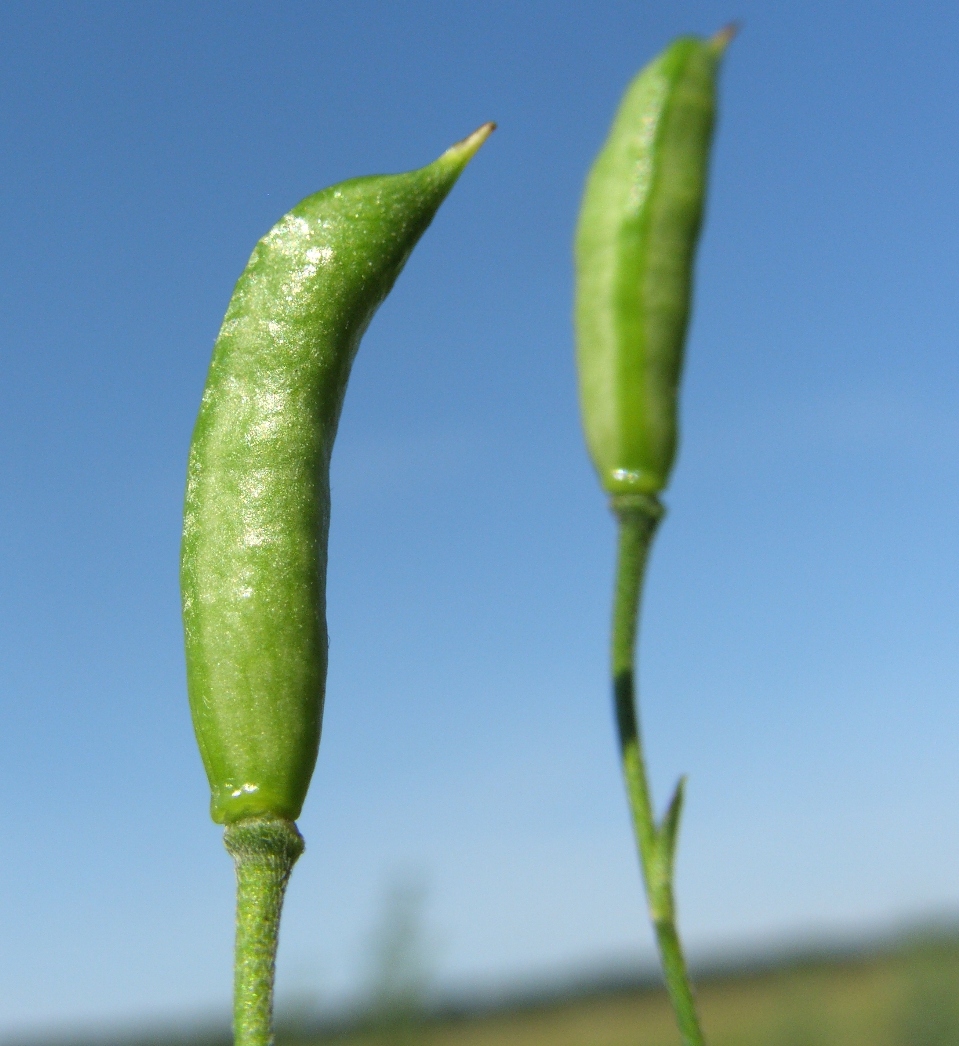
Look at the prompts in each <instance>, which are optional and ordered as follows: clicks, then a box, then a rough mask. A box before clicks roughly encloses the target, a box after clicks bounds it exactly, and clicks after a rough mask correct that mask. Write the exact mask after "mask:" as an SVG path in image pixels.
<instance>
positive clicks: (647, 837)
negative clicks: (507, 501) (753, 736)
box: [612, 495, 705, 1046]
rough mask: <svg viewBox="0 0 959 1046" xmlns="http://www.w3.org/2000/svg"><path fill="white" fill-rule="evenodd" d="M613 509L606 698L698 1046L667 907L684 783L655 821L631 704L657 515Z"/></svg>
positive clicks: (676, 986)
mask: <svg viewBox="0 0 959 1046" xmlns="http://www.w3.org/2000/svg"><path fill="white" fill-rule="evenodd" d="M613 511H614V512H615V514H616V517H617V519H618V521H619V551H618V556H617V562H616V595H615V602H614V607H613V644H612V673H613V696H614V700H615V703H616V724H617V727H618V729H619V745H620V754H621V755H622V760H623V776H624V778H625V780H626V794H627V796H628V798H629V805H630V810H631V812H632V817H633V827H634V829H635V832H636V842H637V845H638V848H639V856H640V862H641V864H642V869H643V880H644V882H645V886H646V900H647V903H648V905H649V914H650V918H651V919H652V922H653V927H654V929H655V931H656V940H657V943H658V945H659V954H660V958H661V960H662V966H663V974H664V976H665V979H666V988H667V990H668V991H669V997H670V999H671V1001H672V1004H673V1009H674V1010H675V1011H676V1020H677V1022H678V1024H679V1030H680V1034H681V1036H682V1039H683V1044H684V1046H704V1044H705V1040H704V1039H703V1033H702V1030H701V1028H700V1025H699V1018H698V1016H697V1014H696V1001H695V998H694V996H693V990H692V985H691V983H690V980H689V973H688V971H687V969H686V960H685V959H684V957H683V949H682V945H681V943H680V940H679V933H678V931H677V929H676V913H675V905H674V902H673V863H674V857H675V852H676V839H677V834H678V830H679V816H680V813H681V810H682V801H683V786H684V780H680V782H679V784H678V785H677V787H676V792H675V793H674V795H673V799H672V801H671V802H670V804H669V807H668V809H667V811H666V814H665V816H664V817H663V819H662V821H661V822H660V823H658V824H657V822H656V818H655V815H654V814H653V804H652V799H651V798H650V793H649V780H648V777H647V774H646V764H645V761H644V759H643V749H642V743H641V740H640V731H639V719H638V713H637V705H636V654H635V651H636V637H637V632H638V627H639V605H640V599H641V596H642V589H643V577H644V575H645V572H646V561H647V558H648V556H649V550H650V547H651V545H652V543H653V538H654V536H655V534H656V528H657V527H658V525H659V521H660V519H661V518H662V516H663V513H664V510H663V507H662V505H661V504H660V502H659V500H658V499H657V498H655V497H653V496H647V495H623V496H619V497H616V498H614V499H613Z"/></svg>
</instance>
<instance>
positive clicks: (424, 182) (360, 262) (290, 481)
mask: <svg viewBox="0 0 959 1046" xmlns="http://www.w3.org/2000/svg"><path fill="white" fill-rule="evenodd" d="M492 129H493V125H492V124H487V125H485V126H484V127H481V128H480V129H479V130H478V131H476V133H475V134H473V135H471V136H470V137H469V138H467V139H465V140H464V141H463V142H460V143H459V144H457V145H455V146H453V147H452V148H451V149H449V150H448V151H447V152H446V153H444V154H443V155H442V156H441V157H440V158H439V159H438V160H436V161H435V162H434V163H432V164H430V165H429V166H428V167H424V168H422V169H421V170H417V171H411V172H409V173H407V174H398V175H384V176H376V177H369V178H357V179H353V180H351V181H347V182H343V183H342V184H340V185H335V186H333V187H332V188H329V189H325V190H323V191H322V192H319V193H316V194H315V195H313V196H310V197H307V199H305V200H304V201H303V202H302V203H300V204H299V205H298V206H297V207H294V208H293V210H292V211H290V212H289V213H288V214H287V215H285V216H284V217H283V218H281V219H280V221H279V222H278V223H277V224H276V225H275V226H274V227H273V228H272V229H271V230H270V232H269V233H267V235H266V236H264V237H263V239H262V240H260V242H259V243H258V244H257V246H256V248H255V250H254V251H253V254H252V256H251V258H250V260H249V262H248V264H247V266H246V269H245V270H244V272H243V274H242V275H241V276H240V279H239V282H238V283H237V285H236V289H235V290H234V292H233V297H232V298H231V300H230V305H229V308H228V309H227V313H226V317H225V319H224V321H223V326H222V328H221V330H220V334H219V336H218V338H217V340H216V345H215V346H214V349H213V360H212V363H211V364H210V371H209V376H208V378H207V383H206V388H205V390H204V393H203V400H202V404H201V407H200V414H199V417H198V419H197V423H196V428H195V430H194V433H193V442H192V444H191V447H190V458H189V467H188V473H187V490H186V507H185V513H184V524H183V545H182V558H181V587H182V594H183V620H184V629H185V633H186V657H187V681H188V686H189V694H190V707H191V710H192V713H193V724H194V728H195V730H196V736H197V741H198V742H199V746H200V752H201V754H202V757H203V763H204V765H205V767H206V772H207V776H208V777H209V780H210V788H211V791H212V801H211V814H212V817H213V819H214V821H218V822H220V823H224V822H225V823H232V822H235V821H237V820H239V819H241V818H247V817H256V816H273V817H280V818H288V819H290V820H293V819H295V818H296V817H297V816H298V815H299V813H300V808H301V807H302V805H303V800H304V798H305V796H306V790H307V787H308V785H309V782H310V777H311V775H312V773H313V767H314V764H315V762H316V756H317V750H318V747H319V740H320V726H321V720H322V714H323V695H324V688H325V683H326V660H327V631H326V608H325V589H326V550H327V532H328V528H329V517H330V488H329V464H330V453H331V451H332V449H333V440H334V437H335V435H336V428H337V423H338V421H339V416H340V408H341V406H342V403H343V396H344V393H345V391H346V382H347V378H348V377H349V373H350V367H351V365H352V363H353V358H354V356H355V354H356V350H357V347H358V345H359V342H360V338H361V336H362V335H363V332H364V331H365V330H366V328H367V326H368V324H369V322H370V320H371V319H372V317H373V313H374V312H375V311H376V309H377V307H378V306H379V305H380V303H381V302H382V301H383V299H384V298H385V297H386V295H387V294H388V292H389V290H390V288H391V287H392V286H393V282H394V281H395V280H396V278H397V276H398V275H399V273H400V271H401V269H402V268H403V265H404V264H405V262H406V259H407V258H408V257H409V254H410V252H411V251H412V249H413V247H414V246H415V244H416V242H417V240H418V239H419V238H420V236H421V235H422V234H423V232H424V231H425V230H426V227H427V226H428V225H429V223H430V221H431V220H432V218H433V215H434V214H435V213H436V210H437V208H438V207H439V205H440V204H441V203H442V201H443V199H444V198H445V196H446V194H447V193H448V192H449V191H450V189H451V188H452V187H453V184H454V183H455V181H456V179H457V178H458V177H459V175H460V173H461V172H462V170H463V168H464V167H465V166H466V164H467V162H468V161H469V160H470V158H471V157H472V156H473V154H474V153H475V152H476V150H477V149H478V148H479V147H480V145H482V143H483V142H484V141H485V140H486V138H487V137H488V136H489V134H490V132H491V131H492Z"/></svg>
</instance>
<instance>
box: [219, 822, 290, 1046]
mask: <svg viewBox="0 0 959 1046" xmlns="http://www.w3.org/2000/svg"><path fill="white" fill-rule="evenodd" d="M223 841H224V843H225V844H226V848H227V850H228V851H229V853H230V856H231V857H232V858H233V863H234V865H235V867H236V960H235V966H234V975H233V1041H234V1046H273V980H274V975H275V971H276V946H277V943H278V940H279V933H280V912H281V910H282V908H283V895H284V893H285V892H286V884H287V882H288V881H289V878H290V872H292V870H293V865H294V864H296V859H297V858H298V857H299V856H300V854H301V853H303V837H302V836H301V835H300V833H299V832H298V831H297V827H296V825H295V824H294V823H293V822H292V821H287V820H285V819H283V818H279V817H251V818H247V819H244V820H242V821H237V822H235V823H234V824H230V825H227V828H226V831H225V833H224V836H223Z"/></svg>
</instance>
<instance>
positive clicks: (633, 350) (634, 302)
mask: <svg viewBox="0 0 959 1046" xmlns="http://www.w3.org/2000/svg"><path fill="white" fill-rule="evenodd" d="M731 35H732V31H731V30H727V31H724V32H723V33H720V34H719V35H717V36H716V37H714V38H713V39H711V40H701V39H699V38H696V37H681V38H680V39H678V40H676V41H675V42H674V43H672V44H671V45H670V46H669V47H668V48H667V49H666V50H665V51H664V52H663V53H662V54H661V55H659V56H658V57H657V58H656V59H654V60H653V61H652V62H651V63H650V64H649V65H648V66H646V68H645V69H643V70H642V72H640V74H639V75H638V76H637V77H636V79H635V80H634V81H633V82H632V84H631V85H630V86H629V88H628V90H627V91H626V94H625V96H624V98H623V101H622V103H621V105H620V107H619V111H618V112H617V114H616V117H615V120H614V121H613V126H612V128H611V130H610V132H609V137H608V139H607V140H606V143H605V145H604V146H603V148H602V150H601V152H600V154H599V156H598V157H597V159H596V162H595V164H594V166H593V168H592V170H591V172H590V174H589V177H588V179H587V182H586V189H585V192H584V195H583V203H582V209H581V211H580V217H579V224H578V227H577V231H576V244H575V254H576V308H575V322H576V346H577V365H578V371H579V390H580V403H581V407H582V417H583V427H584V429H585V433H586V442H587V445H588V447H589V450H590V454H591V456H592V459H593V463H594V465H595V467H596V470H597V472H598V473H599V477H600V482H601V483H602V485H603V487H604V489H605V490H606V491H607V493H609V494H611V495H620V494H643V495H656V494H658V493H659V492H660V491H661V490H663V488H664V487H665V486H666V484H667V482H668V479H669V473H670V470H671V469H672V465H673V460H674V458H675V456H676V443H677V421H676V413H677V396H678V389H679V379H680V374H681V370H682V363H683V346H684V343H685V338H686V327H687V323H688V320H689V312H690V298H691V292H692V268H693V260H694V255H695V250H696V241H697V239H698V237H699V229H700V225H701V222H702V215H703V203H704V200H705V195H706V177H707V167H708V161H709V147H710V142H711V139H712V131H713V119H714V112H715V97H716V77H717V71H718V66H719V59H720V57H721V55H722V53H723V51H724V49H725V47H726V44H727V43H728V42H729V39H730V37H731Z"/></svg>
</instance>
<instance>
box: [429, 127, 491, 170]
mask: <svg viewBox="0 0 959 1046" xmlns="http://www.w3.org/2000/svg"><path fill="white" fill-rule="evenodd" d="M495 130H496V124H495V123H493V122H492V120H491V121H490V122H489V123H484V124H483V126H482V127H477V129H476V130H475V131H474V132H473V133H472V134H471V135H468V136H467V137H466V138H464V139H463V140H462V141H461V142H457V143H456V144H455V145H451V146H450V147H449V148H448V149H447V150H446V152H445V153H443V155H442V156H441V157H440V160H447V161H449V160H452V161H455V162H456V163H457V164H459V165H460V166H463V167H465V166H466V164H468V163H469V162H470V160H472V159H473V157H474V156H475V155H476V153H477V151H478V150H479V147H480V146H481V145H482V144H483V142H485V141H486V139H487V138H489V136H490V135H491V134H492V133H493V132H494V131H495Z"/></svg>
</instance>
